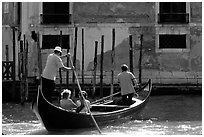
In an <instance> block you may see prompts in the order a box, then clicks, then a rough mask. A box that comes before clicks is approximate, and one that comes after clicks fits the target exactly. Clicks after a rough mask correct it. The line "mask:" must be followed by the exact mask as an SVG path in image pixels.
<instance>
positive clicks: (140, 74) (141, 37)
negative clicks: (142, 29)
mask: <svg viewBox="0 0 204 137" xmlns="http://www.w3.org/2000/svg"><path fill="white" fill-rule="evenodd" d="M142 42H143V35H140V57H139V83H142Z"/></svg>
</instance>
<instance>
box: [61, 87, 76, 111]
mask: <svg viewBox="0 0 204 137" xmlns="http://www.w3.org/2000/svg"><path fill="white" fill-rule="evenodd" d="M61 96H62V99H61V100H60V106H61V107H62V108H64V109H66V110H72V109H74V108H77V105H76V104H75V103H74V102H73V101H72V100H71V98H70V97H71V91H70V90H68V89H65V90H64V91H63V92H62V93H61Z"/></svg>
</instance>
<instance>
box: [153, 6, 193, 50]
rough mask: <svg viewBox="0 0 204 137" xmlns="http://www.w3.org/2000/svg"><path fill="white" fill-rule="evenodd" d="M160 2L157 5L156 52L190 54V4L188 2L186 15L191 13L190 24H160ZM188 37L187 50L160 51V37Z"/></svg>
mask: <svg viewBox="0 0 204 137" xmlns="http://www.w3.org/2000/svg"><path fill="white" fill-rule="evenodd" d="M158 13H159V2H156V3H155V46H156V48H155V50H156V53H162V52H164V53H165V52H166V53H167V52H190V25H189V23H190V2H186V13H189V23H188V24H158ZM168 34H169V35H181V34H182V35H186V48H185V49H179V48H178V49H176V48H175V49H159V35H168Z"/></svg>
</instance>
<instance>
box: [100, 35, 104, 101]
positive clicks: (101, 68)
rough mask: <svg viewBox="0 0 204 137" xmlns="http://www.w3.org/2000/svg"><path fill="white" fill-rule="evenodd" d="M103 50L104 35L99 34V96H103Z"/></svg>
mask: <svg viewBox="0 0 204 137" xmlns="http://www.w3.org/2000/svg"><path fill="white" fill-rule="evenodd" d="M103 52H104V35H102V36H101V66H100V72H101V74H100V97H101V98H102V97H103Z"/></svg>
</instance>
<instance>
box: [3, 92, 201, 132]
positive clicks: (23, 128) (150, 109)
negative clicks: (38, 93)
mask: <svg viewBox="0 0 204 137" xmlns="http://www.w3.org/2000/svg"><path fill="white" fill-rule="evenodd" d="M100 128H101V131H102V133H103V134H105V135H201V134H202V97H201V96H195V95H194V96H192V95H185V96H183V95H176V96H175V95H174V96H151V97H150V100H149V102H148V103H147V106H146V107H145V109H144V110H143V111H142V112H141V113H140V114H139V115H138V116H136V117H132V118H131V119H130V120H128V121H127V120H126V119H123V120H119V121H118V122H117V123H113V124H111V125H108V126H103V127H100ZM2 132H3V133H5V134H8V135H50V134H52V135H53V134H54V135H57V134H61V135H66V134H68V135H75V134H77V135H90V134H94V135H98V131H97V130H96V129H95V128H94V129H79V130H67V131H63V132H47V131H46V129H45V128H44V127H43V126H42V125H41V123H40V122H39V121H38V120H37V118H36V116H35V114H34V113H33V112H32V111H31V110H30V104H25V106H24V107H22V106H20V105H18V104H12V105H11V104H8V103H7V104H3V105H2Z"/></svg>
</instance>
